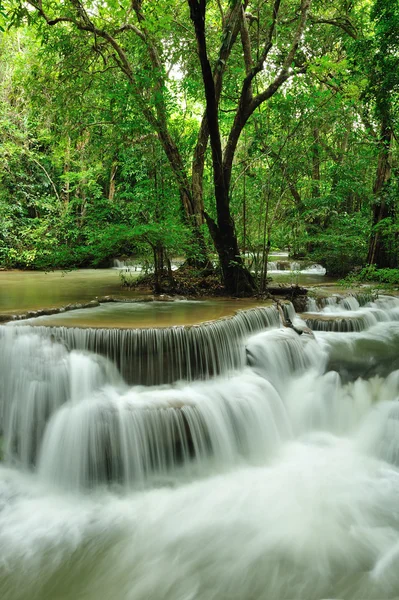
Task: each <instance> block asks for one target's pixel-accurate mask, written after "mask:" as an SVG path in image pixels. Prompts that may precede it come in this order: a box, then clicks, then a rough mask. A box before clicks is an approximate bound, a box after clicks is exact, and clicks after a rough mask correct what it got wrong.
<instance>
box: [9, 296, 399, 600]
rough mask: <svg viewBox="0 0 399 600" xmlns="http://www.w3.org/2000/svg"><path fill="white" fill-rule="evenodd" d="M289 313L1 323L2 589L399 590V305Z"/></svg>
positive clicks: (68, 594) (198, 598) (167, 599)
mask: <svg viewBox="0 0 399 600" xmlns="http://www.w3.org/2000/svg"><path fill="white" fill-rule="evenodd" d="M284 310H285V312H286V316H287V317H289V318H290V319H291V320H292V321H293V323H294V325H295V327H296V328H297V330H300V329H305V330H306V331H304V333H303V334H302V335H298V333H296V332H295V331H294V330H292V329H288V328H283V327H281V326H280V321H279V314H278V311H277V310H276V309H275V308H274V307H259V308H255V309H250V310H247V311H242V312H240V313H238V314H237V315H236V316H234V317H231V318H225V319H222V320H219V321H216V322H214V323H207V324H203V325H198V326H193V327H174V328H165V329H142V330H129V329H126V330H121V329H101V328H85V329H79V328H76V327H64V326H60V327H57V326H55V325H52V326H44V325H40V324H39V323H40V321H39V323H38V324H35V323H34V322H29V323H23V322H21V323H19V324H8V325H4V326H1V327H0V431H1V440H2V443H1V445H2V450H1V454H2V462H1V463H0V598H1V600H302V599H303V600H322V599H324V600H326V599H333V598H335V599H344V600H388V599H390V600H394V599H397V598H398V597H399V570H398V561H399V402H398V400H399V299H397V298H393V297H388V296H380V297H379V298H378V299H372V298H370V297H365V296H364V297H360V296H359V297H357V298H355V297H349V298H346V299H342V298H339V297H334V298H332V299H329V300H328V301H324V302H319V303H317V302H316V301H309V305H308V312H307V313H305V314H303V315H301V317H299V316H298V315H296V314H295V311H294V309H293V307H292V305H286V306H285V309H284ZM348 323H351V325H348ZM307 327H308V328H309V327H310V328H311V329H313V333H312V332H311V331H309V330H307V329H306V328H307Z"/></svg>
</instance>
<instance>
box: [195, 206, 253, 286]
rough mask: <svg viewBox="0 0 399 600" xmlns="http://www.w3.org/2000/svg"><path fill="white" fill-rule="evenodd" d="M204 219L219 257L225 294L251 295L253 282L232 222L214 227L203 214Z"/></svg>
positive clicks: (221, 223)
mask: <svg viewBox="0 0 399 600" xmlns="http://www.w3.org/2000/svg"><path fill="white" fill-rule="evenodd" d="M205 218H206V221H207V224H208V227H209V231H210V233H211V236H212V239H213V243H214V244H215V248H216V250H217V253H218V256H219V262H220V267H221V269H222V277H223V284H224V287H225V289H226V292H228V293H229V294H231V295H232V296H248V295H252V294H253V293H254V290H255V289H256V285H255V280H254V278H253V276H252V275H251V273H250V272H249V271H248V269H247V268H246V267H245V265H244V262H243V260H242V257H241V255H240V250H239V248H238V243H237V236H236V233H235V228H234V222H233V220H232V219H231V218H230V219H223V220H221V221H219V225H216V223H215V222H214V221H213V219H211V218H210V217H209V215H207V214H205Z"/></svg>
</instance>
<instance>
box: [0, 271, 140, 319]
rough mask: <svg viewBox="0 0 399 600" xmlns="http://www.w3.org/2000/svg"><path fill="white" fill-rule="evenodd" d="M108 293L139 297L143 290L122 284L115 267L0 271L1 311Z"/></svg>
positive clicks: (52, 305)
mask: <svg viewBox="0 0 399 600" xmlns="http://www.w3.org/2000/svg"><path fill="white" fill-rule="evenodd" d="M108 295H111V296H114V295H115V296H123V297H127V298H137V297H140V296H143V293H142V292H140V293H139V292H137V291H129V290H125V289H123V288H121V284H120V279H119V272H118V271H117V270H115V269H77V270H76V271H70V272H67V273H64V272H62V271H53V272H50V273H45V272H43V271H1V272H0V313H21V312H26V311H28V310H37V309H39V308H58V307H60V306H66V305H67V304H74V303H76V302H89V301H90V300H94V299H95V298H96V296H108Z"/></svg>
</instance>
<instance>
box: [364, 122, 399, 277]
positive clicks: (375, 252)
mask: <svg viewBox="0 0 399 600" xmlns="http://www.w3.org/2000/svg"><path fill="white" fill-rule="evenodd" d="M392 137H393V133H392V129H391V126H390V123H389V119H388V118H386V117H384V118H383V121H382V124H381V137H380V152H379V156H378V164H377V173H376V178H375V182H374V187H373V194H374V204H373V207H372V209H373V224H372V233H371V237H370V243H369V250H368V256H367V263H368V264H370V265H372V264H375V265H377V267H379V268H385V267H396V266H397V257H396V255H395V253H394V252H391V251H390V249H389V248H388V247H387V240H386V239H384V237H383V235H382V234H381V231H378V228H377V226H378V224H379V223H380V222H381V221H382V219H386V218H388V217H391V216H393V215H392V208H391V207H390V206H389V203H388V202H387V199H386V195H387V188H388V186H389V181H390V179H391V170H392V169H391V144H392Z"/></svg>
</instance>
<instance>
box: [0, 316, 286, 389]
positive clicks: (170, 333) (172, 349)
mask: <svg viewBox="0 0 399 600" xmlns="http://www.w3.org/2000/svg"><path fill="white" fill-rule="evenodd" d="M278 323H279V316H278V312H277V310H276V309H275V307H273V306H270V307H259V308H253V309H250V310H246V311H239V312H238V313H237V314H236V315H234V316H233V317H225V318H224V319H220V320H219V321H212V322H209V323H204V324H202V325H193V326H191V327H183V326H181V327H168V328H163V329H156V328H153V329H91V328H87V329H82V328H76V327H75V328H73V327H40V326H34V327H32V326H28V325H24V324H23V325H14V324H11V325H10V326H9V328H8V329H12V333H10V331H7V334H8V335H9V336H10V335H11V337H14V336H15V338H18V337H19V335H21V334H22V335H27V331H30V332H31V333H32V334H35V335H39V336H40V337H43V338H52V339H54V340H56V341H57V342H58V343H60V344H63V345H65V347H66V348H68V350H87V351H90V352H95V353H97V354H101V355H103V356H105V357H107V358H108V359H109V360H111V361H112V362H114V363H115V364H116V365H117V367H118V369H119V370H120V372H121V373H122V375H123V377H124V378H125V379H126V381H127V382H128V383H130V384H143V385H158V384H161V383H170V382H173V381H177V380H179V379H187V380H193V379H198V378H207V377H210V376H212V375H216V374H219V373H223V372H227V371H229V370H231V369H235V368H239V367H242V366H243V365H244V364H245V351H244V346H243V343H242V342H243V338H244V336H246V335H248V334H249V333H251V332H256V331H259V330H261V329H264V328H266V327H272V326H276V325H278ZM3 329H4V328H3ZM0 333H1V332H0Z"/></svg>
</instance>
